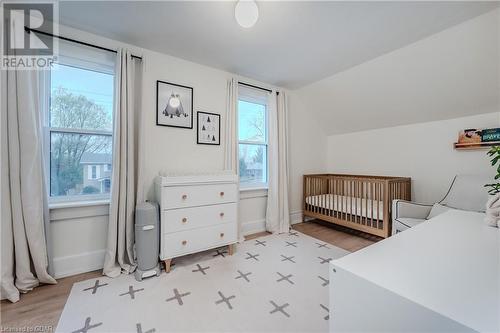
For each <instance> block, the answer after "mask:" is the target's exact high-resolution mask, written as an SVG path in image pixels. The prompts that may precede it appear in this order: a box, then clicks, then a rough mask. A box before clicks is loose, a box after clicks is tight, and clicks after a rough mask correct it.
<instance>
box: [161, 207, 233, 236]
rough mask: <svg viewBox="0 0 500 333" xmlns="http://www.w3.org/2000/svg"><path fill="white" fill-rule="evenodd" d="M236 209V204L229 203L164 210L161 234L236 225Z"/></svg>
mask: <svg viewBox="0 0 500 333" xmlns="http://www.w3.org/2000/svg"><path fill="white" fill-rule="evenodd" d="M236 208H237V204H236V203H228V204H221V205H212V206H200V207H191V208H180V209H172V210H164V211H162V212H161V215H162V216H161V221H162V230H161V232H162V233H163V234H164V233H171V232H177V231H183V230H189V229H195V228H204V227H210V226H213V225H217V224H222V223H228V222H234V223H236V221H237V214H238V212H237V209H236Z"/></svg>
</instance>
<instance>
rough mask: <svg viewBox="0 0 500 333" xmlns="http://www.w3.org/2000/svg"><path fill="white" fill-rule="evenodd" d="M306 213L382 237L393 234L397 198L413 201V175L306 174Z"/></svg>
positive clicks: (304, 184) (308, 215) (304, 210)
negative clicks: (410, 176)
mask: <svg viewBox="0 0 500 333" xmlns="http://www.w3.org/2000/svg"><path fill="white" fill-rule="evenodd" d="M303 187H304V200H303V214H304V218H305V217H312V218H317V219H320V220H323V221H328V222H332V223H335V224H338V225H342V226H345V227H348V228H352V229H356V230H359V231H363V232H366V233H369V234H372V235H376V236H380V237H384V238H386V237H389V235H390V234H391V208H392V201H393V200H394V199H403V200H411V178H403V177H385V176H362V175H343V174H318V175H304V183H303Z"/></svg>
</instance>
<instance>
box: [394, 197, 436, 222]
mask: <svg viewBox="0 0 500 333" xmlns="http://www.w3.org/2000/svg"><path fill="white" fill-rule="evenodd" d="M431 208H432V205H424V204H420V203H415V202H410V201H406V200H394V201H393V202H392V218H393V220H396V219H398V218H407V217H409V218H414V219H425V218H427V216H428V215H429V213H430V211H431Z"/></svg>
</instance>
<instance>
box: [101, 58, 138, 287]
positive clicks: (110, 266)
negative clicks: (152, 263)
mask: <svg viewBox="0 0 500 333" xmlns="http://www.w3.org/2000/svg"><path fill="white" fill-rule="evenodd" d="M137 66H142V64H141V63H140V62H139V61H138V60H136V59H134V58H132V54H131V53H130V51H128V50H124V49H119V50H118V55H117V61H116V73H115V75H116V77H115V110H114V130H113V176H112V180H111V203H110V208H109V225H108V241H107V249H106V254H105V257H104V268H103V273H104V274H106V275H107V276H110V277H116V276H118V275H120V273H121V272H122V271H123V272H124V273H131V272H133V271H134V270H135V267H136V263H135V258H134V214H135V205H136V200H137V191H138V184H137V180H138V166H139V164H138V161H137V160H138V153H139V150H138V136H139V135H138V128H139V123H138V122H139V117H138V112H139V107H138V105H139V104H138V103H137V99H140V92H141V84H139V82H138V80H140V79H141V78H140V77H138V73H140V72H141V71H140V70H138V69H137ZM139 193H141V191H139Z"/></svg>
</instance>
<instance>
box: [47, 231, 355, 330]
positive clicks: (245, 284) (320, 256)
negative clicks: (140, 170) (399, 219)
mask: <svg viewBox="0 0 500 333" xmlns="http://www.w3.org/2000/svg"><path fill="white" fill-rule="evenodd" d="M348 253H349V252H347V251H345V250H342V249H340V248H337V247H334V246H332V245H329V244H325V243H324V242H321V241H319V240H317V239H315V238H312V237H309V236H307V235H304V234H302V233H299V232H296V231H293V232H291V233H289V234H282V235H269V236H266V237H260V238H258V239H253V240H248V241H245V242H243V243H241V244H238V245H237V246H236V252H235V254H234V255H233V256H228V255H227V252H226V249H225V248H221V249H218V250H212V251H206V252H203V253H200V254H196V255H191V256H186V257H182V258H178V259H176V260H174V263H175V265H174V266H173V267H172V271H171V272H170V273H168V274H166V273H165V272H162V274H161V276H160V277H153V278H149V279H145V280H144V281H143V282H137V281H136V280H135V279H134V277H133V275H128V276H125V275H123V276H120V277H118V278H115V279H110V278H107V277H100V278H98V279H91V280H87V281H83V282H79V283H75V284H74V285H73V288H72V290H71V293H70V295H69V298H68V300H67V302H66V306H65V307H64V310H63V313H62V315H61V318H60V320H59V324H58V326H57V332H78V333H87V332H89V333H95V332H138V333H153V332H292V331H294V332H327V331H328V319H329V310H328V309H329V304H328V285H329V280H328V279H329V274H328V273H329V272H328V267H329V265H328V262H329V261H330V260H332V259H337V258H340V257H342V256H344V255H346V254H348Z"/></svg>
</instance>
